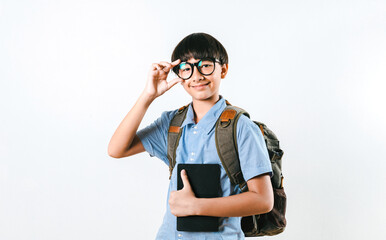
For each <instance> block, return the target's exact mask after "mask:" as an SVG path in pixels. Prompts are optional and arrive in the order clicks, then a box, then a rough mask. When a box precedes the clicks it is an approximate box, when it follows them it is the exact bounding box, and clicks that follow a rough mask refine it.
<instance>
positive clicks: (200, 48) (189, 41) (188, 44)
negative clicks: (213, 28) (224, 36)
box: [172, 33, 228, 73]
mask: <svg viewBox="0 0 386 240" xmlns="http://www.w3.org/2000/svg"><path fill="white" fill-rule="evenodd" d="M207 57H208V58H215V59H218V60H219V61H220V64H221V65H222V64H227V63H228V54H227V51H226V50H225V48H224V46H223V45H222V44H221V43H220V42H219V41H218V40H217V39H216V38H214V37H212V36H211V35H209V34H207V33H192V34H190V35H188V36H186V37H185V38H184V39H182V40H181V41H180V42H179V43H178V44H177V46H176V47H175V48H174V51H173V53H172V62H174V61H175V60H177V59H181V62H185V61H187V60H189V59H190V58H195V59H202V58H207ZM176 70H177V69H176V68H174V69H173V71H174V72H175V73H176Z"/></svg>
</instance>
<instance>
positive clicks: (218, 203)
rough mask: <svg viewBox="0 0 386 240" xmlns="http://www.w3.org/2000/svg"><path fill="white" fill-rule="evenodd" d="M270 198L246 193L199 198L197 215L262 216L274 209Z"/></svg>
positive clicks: (196, 208)
mask: <svg viewBox="0 0 386 240" xmlns="http://www.w3.org/2000/svg"><path fill="white" fill-rule="evenodd" d="M270 199H271V198H270V197H269V196H268V197H267V196H265V195H262V194H259V193H256V192H245V193H241V194H238V195H232V196H228V197H220V198H198V199H197V204H196V206H195V211H196V215H202V216H216V217H240V216H250V215H256V214H262V213H266V212H269V211H270V210H271V209H272V206H271V203H270Z"/></svg>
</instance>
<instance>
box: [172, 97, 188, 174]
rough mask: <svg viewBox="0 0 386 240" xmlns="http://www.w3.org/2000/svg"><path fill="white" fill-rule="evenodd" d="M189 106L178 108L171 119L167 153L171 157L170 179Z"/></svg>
mask: <svg viewBox="0 0 386 240" xmlns="http://www.w3.org/2000/svg"><path fill="white" fill-rule="evenodd" d="M188 106H189V104H188V105H186V106H183V107H181V108H180V109H178V111H177V113H176V115H174V117H173V118H172V120H171V121H170V125H169V131H168V142H167V145H168V146H167V147H168V149H167V154H168V159H169V172H170V175H169V179H170V178H171V177H172V172H173V168H174V166H175V165H176V150H177V147H178V143H179V141H180V137H181V133H182V129H181V125H182V123H183V122H184V120H185V118H186V113H187V112H188Z"/></svg>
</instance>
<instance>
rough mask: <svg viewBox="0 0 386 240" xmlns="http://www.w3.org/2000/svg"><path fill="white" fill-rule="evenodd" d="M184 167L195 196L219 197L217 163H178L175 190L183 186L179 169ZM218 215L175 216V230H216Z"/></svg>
mask: <svg viewBox="0 0 386 240" xmlns="http://www.w3.org/2000/svg"><path fill="white" fill-rule="evenodd" d="M182 169H185V171H186V173H187V175H188V179H189V182H190V185H191V186H192V190H193V192H194V194H195V195H196V197H197V198H215V197H220V194H221V186H220V165H219V164H178V167H177V190H180V189H182V188H183V183H182V179H181V170H182ZM219 221H220V218H219V217H209V216H188V217H177V230H178V231H187V232H217V231H218V228H219Z"/></svg>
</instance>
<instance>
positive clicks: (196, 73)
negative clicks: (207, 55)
mask: <svg viewBox="0 0 386 240" xmlns="http://www.w3.org/2000/svg"><path fill="white" fill-rule="evenodd" d="M203 79H204V76H203V75H202V74H201V73H200V71H198V68H197V66H194V67H193V74H192V76H191V77H190V80H191V81H193V82H198V81H200V80H203Z"/></svg>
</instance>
